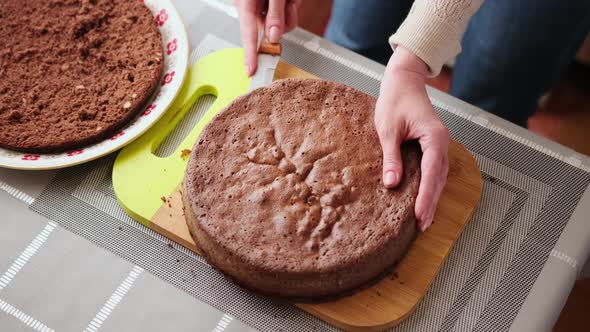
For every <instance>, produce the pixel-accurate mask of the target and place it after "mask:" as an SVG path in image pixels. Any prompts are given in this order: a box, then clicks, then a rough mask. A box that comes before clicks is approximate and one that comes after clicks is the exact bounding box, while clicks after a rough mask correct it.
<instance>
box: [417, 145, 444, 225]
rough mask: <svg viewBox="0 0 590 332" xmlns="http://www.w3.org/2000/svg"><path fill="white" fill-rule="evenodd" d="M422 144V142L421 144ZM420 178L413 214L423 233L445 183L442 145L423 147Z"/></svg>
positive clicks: (430, 219) (434, 210)
mask: <svg viewBox="0 0 590 332" xmlns="http://www.w3.org/2000/svg"><path fill="white" fill-rule="evenodd" d="M421 143H422V142H421ZM422 149H423V155H422V163H421V166H420V168H421V170H422V178H421V180H420V186H419V188H418V197H417V198H416V207H415V213H416V218H417V219H418V226H419V227H420V229H421V230H422V231H425V230H426V229H427V228H428V227H430V225H431V224H432V220H433V219H434V213H435V212H436V205H437V203H438V200H439V198H440V194H441V192H442V190H443V188H444V186H445V184H446V181H447V173H448V159H447V147H445V146H444V143H441V144H437V145H431V146H425V147H424V146H423V147H422Z"/></svg>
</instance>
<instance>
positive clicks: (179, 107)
mask: <svg viewBox="0 0 590 332" xmlns="http://www.w3.org/2000/svg"><path fill="white" fill-rule="evenodd" d="M243 58H244V52H243V49H237V48H236V49H224V50H221V51H217V52H214V53H211V54H209V55H207V56H205V57H203V58H202V59H200V60H199V61H197V62H196V63H195V64H194V65H192V67H191V68H190V69H189V71H188V75H187V77H186V79H185V82H184V85H183V86H182V88H181V91H180V92H179V94H178V96H177V97H176V99H175V101H174V102H173V103H172V105H171V106H170V108H169V109H168V110H167V111H166V114H165V115H164V116H163V117H162V118H161V119H160V120H159V121H158V122H157V123H156V124H155V125H154V126H153V127H152V128H151V129H150V130H148V131H147V132H146V133H145V134H144V135H143V136H141V137H140V138H138V139H137V140H136V141H134V142H133V143H131V144H129V145H128V146H127V147H125V148H124V149H123V150H121V152H120V153H119V155H118V156H117V159H116V160H115V164H114V166H113V189H114V191H115V194H116V196H117V200H118V201H119V204H121V206H122V207H123V209H124V210H125V212H127V213H128V214H129V215H130V216H131V217H133V218H134V219H135V220H137V221H139V222H141V223H143V224H144V225H146V226H149V224H150V220H151V219H152V217H153V216H154V215H155V213H156V211H158V209H159V208H160V207H161V206H162V204H163V202H162V197H168V196H169V195H170V194H171V193H172V192H173V191H174V190H175V189H176V187H177V186H178V185H179V184H180V182H181V181H182V178H183V175H184V170H185V168H186V163H187V161H188V158H181V153H182V151H183V150H185V149H192V147H193V145H194V143H195V141H196V140H197V138H198V137H199V134H200V133H201V131H202V130H203V128H205V126H206V125H207V123H209V122H210V121H211V119H213V117H214V116H215V115H216V114H217V113H218V112H219V111H221V110H222V109H223V108H224V107H225V106H226V105H228V104H229V103H230V102H231V101H232V100H234V99H235V98H236V97H238V96H239V95H242V94H244V93H246V92H247V91H248V87H249V85H250V80H249V78H248V77H247V76H246V72H245V69H244V65H243V63H244V61H243ZM208 94H211V95H214V96H216V97H217V99H216V100H215V102H214V103H213V105H211V107H210V108H209V109H208V110H207V112H206V113H205V114H204V115H203V117H202V118H201V119H200V120H199V122H198V123H197V124H196V126H195V127H194V128H193V129H192V130H191V132H190V133H189V134H188V135H187V136H186V137H185V138H184V140H183V141H182V143H181V144H180V145H179V146H178V148H177V149H176V151H174V152H173V153H172V154H171V155H170V156H168V157H165V158H162V157H158V156H156V155H155V154H154V151H156V149H157V148H158V146H160V144H162V142H163V141H164V139H166V137H167V136H168V135H169V134H170V133H171V132H172V130H174V128H175V127H176V126H177V125H178V123H179V122H180V121H181V120H182V118H183V117H184V116H185V115H186V113H187V112H188V111H189V109H190V108H191V107H192V105H193V104H194V103H195V102H196V101H197V100H198V99H199V98H200V97H201V96H204V95H208Z"/></svg>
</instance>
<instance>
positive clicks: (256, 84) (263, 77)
mask: <svg viewBox="0 0 590 332" xmlns="http://www.w3.org/2000/svg"><path fill="white" fill-rule="evenodd" d="M257 49H258V67H257V68H256V73H254V75H252V77H251V78H250V90H249V91H252V90H254V89H257V88H260V87H264V86H267V85H270V84H271V83H272V80H273V77H274V74H275V69H276V68H277V64H278V63H279V60H280V59H281V51H282V47H281V44H280V43H276V44H273V43H270V42H269V41H268V39H266V37H265V36H264V34H263V33H259V34H258V46H257Z"/></svg>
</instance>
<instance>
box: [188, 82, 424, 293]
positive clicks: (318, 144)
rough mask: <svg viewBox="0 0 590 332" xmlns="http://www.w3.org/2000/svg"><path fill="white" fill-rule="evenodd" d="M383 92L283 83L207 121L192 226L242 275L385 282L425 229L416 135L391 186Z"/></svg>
mask: <svg viewBox="0 0 590 332" xmlns="http://www.w3.org/2000/svg"><path fill="white" fill-rule="evenodd" d="M374 106H375V99H374V98H373V97H370V96H368V95H366V94H364V93H362V92H360V91H357V90H355V89H352V88H350V87H347V86H344V85H342V84H337V83H332V82H327V81H320V80H304V79H287V80H280V81H275V82H274V83H273V84H272V85H271V86H270V87H266V88H260V89H257V90H254V91H252V92H251V93H249V94H247V95H244V96H242V97H239V98H238V99H236V100H235V101H234V102H233V103H231V104H230V105H229V106H228V107H227V108H226V109H225V110H223V111H222V112H221V113H219V114H218V115H217V116H216V117H215V118H214V119H213V121H212V122H210V124H209V125H208V126H207V127H206V128H205V129H204V130H203V132H202V133H201V135H200V137H199V139H198V142H197V143H196V144H195V146H194V149H193V150H192V154H191V158H190V160H189V163H188V166H187V171H186V175H185V179H184V183H183V190H182V193H183V204H184V209H185V216H186V218H187V223H188V226H189V230H190V232H191V234H192V237H193V238H194V240H195V242H196V243H197V245H198V246H199V247H200V248H201V250H202V251H203V252H204V253H205V255H206V256H207V258H208V260H209V261H210V262H211V263H212V264H213V265H214V266H216V267H217V268H218V269H219V270H221V271H222V272H223V273H225V274H226V275H228V276H229V277H230V278H231V279H233V280H235V281H236V282H237V283H239V284H241V285H243V286H244V287H246V288H249V289H252V290H254V291H257V292H260V293H263V294H267V295H271V296H277V297H282V298H287V299H295V300H302V301H309V300H311V301H317V300H323V299H330V298H334V297H338V296H342V295H343V294H348V293H350V292H351V291H354V290H355V289H358V288H360V287H363V286H366V285H368V284H370V283H371V282H373V281H375V280H376V279H378V277H379V276H380V275H382V274H383V272H384V271H387V270H388V269H389V268H391V267H392V266H393V265H394V264H395V263H396V262H398V261H399V260H400V259H401V258H402V257H403V256H404V254H405V252H406V250H407V249H408V247H409V246H410V245H411V243H412V241H413V239H414V238H415V236H416V234H417V227H416V221H415V216H414V205H415V198H416V195H417V192H418V185H419V181H420V160H421V151H420V148H419V146H418V144H417V143H415V142H410V143H405V144H404V145H403V146H402V155H403V162H404V173H403V177H402V180H401V183H400V185H399V186H398V187H397V188H395V189H386V188H385V187H384V186H383V185H382V183H381V169H382V152H381V147H380V144H379V140H378V137H377V133H376V131H375V128H374V124H373V109H374Z"/></svg>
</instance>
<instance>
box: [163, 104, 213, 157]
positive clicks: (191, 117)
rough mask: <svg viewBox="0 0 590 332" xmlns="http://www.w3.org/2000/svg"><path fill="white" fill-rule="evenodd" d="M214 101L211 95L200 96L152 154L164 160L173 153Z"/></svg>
mask: <svg viewBox="0 0 590 332" xmlns="http://www.w3.org/2000/svg"><path fill="white" fill-rule="evenodd" d="M216 99H217V97H215V96H214V95H212V94H206V95H203V96H201V98H199V99H198V100H197V101H196V102H195V103H194V104H193V106H192V107H191V108H190V110H189V111H188V112H187V113H186V114H185V115H184V117H183V118H182V120H180V122H179V123H178V125H177V126H176V127H175V128H174V129H173V130H172V131H171V132H170V134H169V135H168V136H167V137H166V138H165V139H164V141H162V144H160V146H158V148H157V149H156V151H155V152H154V154H155V155H156V156H158V157H160V158H166V157H168V156H170V155H171V154H172V153H174V151H176V149H177V148H178V146H179V145H180V143H182V141H183V140H184V138H185V137H186V136H187V135H188V134H189V133H190V132H191V130H192V129H193V128H194V127H195V125H196V124H197V122H199V120H200V119H201V117H203V115H204V114H205V113H206V112H207V110H208V109H209V107H211V105H213V103H214V102H215V100H216Z"/></svg>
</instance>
